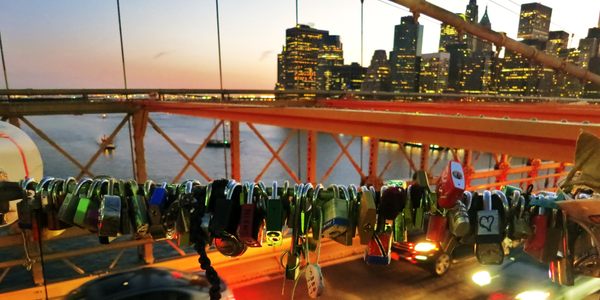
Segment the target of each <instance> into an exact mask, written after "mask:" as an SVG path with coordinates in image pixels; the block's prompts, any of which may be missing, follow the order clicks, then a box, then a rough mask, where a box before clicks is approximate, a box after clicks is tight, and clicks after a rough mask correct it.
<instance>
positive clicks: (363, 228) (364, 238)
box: [358, 186, 377, 245]
mask: <svg viewBox="0 0 600 300" xmlns="http://www.w3.org/2000/svg"><path fill="white" fill-rule="evenodd" d="M376 222H377V209H376V207H375V195H374V194H373V192H372V191H371V190H370V189H369V188H367V187H366V186H362V187H361V193H360V203H359V212H358V236H359V237H360V243H361V244H363V245H368V244H369V243H370V241H371V238H372V237H373V232H374V231H375V225H376Z"/></svg>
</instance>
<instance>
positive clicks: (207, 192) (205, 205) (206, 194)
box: [204, 181, 212, 213]
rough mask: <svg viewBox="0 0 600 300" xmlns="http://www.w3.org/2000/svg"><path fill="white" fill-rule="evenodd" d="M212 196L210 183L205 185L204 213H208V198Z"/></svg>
mask: <svg viewBox="0 0 600 300" xmlns="http://www.w3.org/2000/svg"><path fill="white" fill-rule="evenodd" d="M211 194H212V181H211V182H209V183H208V184H207V185H206V193H205V194H204V212H205V213H206V212H207V211H208V205H209V204H210V196H211Z"/></svg>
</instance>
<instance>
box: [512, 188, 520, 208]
mask: <svg viewBox="0 0 600 300" xmlns="http://www.w3.org/2000/svg"><path fill="white" fill-rule="evenodd" d="M521 197H522V196H521V191H519V190H514V191H513V194H512V196H511V198H510V205H511V206H512V208H515V207H517V205H518V204H519V201H520V200H521Z"/></svg>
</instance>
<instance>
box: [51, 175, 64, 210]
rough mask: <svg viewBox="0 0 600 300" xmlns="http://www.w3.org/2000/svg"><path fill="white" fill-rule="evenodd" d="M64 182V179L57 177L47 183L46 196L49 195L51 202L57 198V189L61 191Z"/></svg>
mask: <svg viewBox="0 0 600 300" xmlns="http://www.w3.org/2000/svg"><path fill="white" fill-rule="evenodd" d="M64 184H65V180H64V179H61V178H57V179H54V180H52V182H50V184H49V185H48V198H50V197H51V199H52V203H53V204H54V200H55V199H58V193H59V190H60V192H61V193H62V192H63V186H64ZM59 186H60V188H59ZM57 208H58V207H57Z"/></svg>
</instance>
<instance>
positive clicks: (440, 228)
mask: <svg viewBox="0 0 600 300" xmlns="http://www.w3.org/2000/svg"><path fill="white" fill-rule="evenodd" d="M447 232H448V218H446V216H444V215H441V214H434V215H430V216H429V222H428V223H427V233H426V234H425V239H426V240H428V241H432V242H438V243H440V242H442V241H444V240H445V238H446V234H447Z"/></svg>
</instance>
